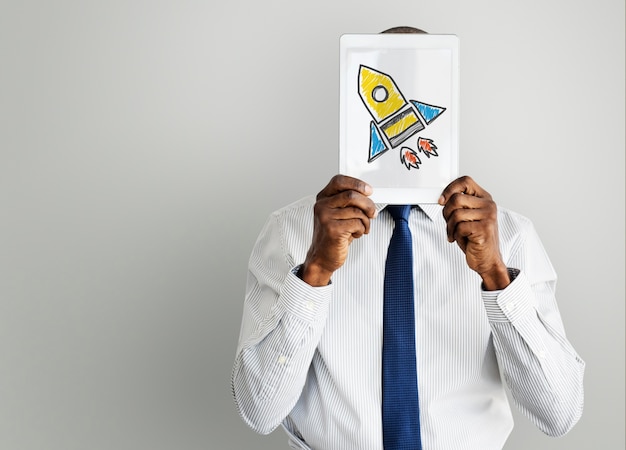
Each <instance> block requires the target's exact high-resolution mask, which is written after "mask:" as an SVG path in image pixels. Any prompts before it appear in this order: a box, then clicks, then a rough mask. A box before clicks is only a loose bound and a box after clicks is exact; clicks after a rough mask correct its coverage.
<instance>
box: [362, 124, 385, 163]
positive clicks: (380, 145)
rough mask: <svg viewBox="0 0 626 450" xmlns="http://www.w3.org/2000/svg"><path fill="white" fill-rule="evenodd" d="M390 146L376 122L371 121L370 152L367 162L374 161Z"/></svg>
mask: <svg viewBox="0 0 626 450" xmlns="http://www.w3.org/2000/svg"><path fill="white" fill-rule="evenodd" d="M387 150H389V148H388V147H387V145H386V144H385V141H383V138H382V136H381V135H380V132H379V131H378V128H377V127H376V125H375V124H374V122H370V154H369V158H368V160H367V162H372V161H374V160H375V159H376V158H378V157H379V156H380V155H382V154H383V153H385V152H386V151H387Z"/></svg>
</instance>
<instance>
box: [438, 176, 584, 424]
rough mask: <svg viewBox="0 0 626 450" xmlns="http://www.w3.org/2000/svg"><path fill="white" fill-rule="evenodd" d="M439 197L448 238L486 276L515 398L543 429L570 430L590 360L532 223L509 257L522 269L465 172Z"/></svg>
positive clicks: (493, 211) (490, 312)
mask: <svg viewBox="0 0 626 450" xmlns="http://www.w3.org/2000/svg"><path fill="white" fill-rule="evenodd" d="M440 203H441V204H443V205H444V210H443V213H444V217H445V218H446V221H447V223H448V239H449V241H450V242H456V243H457V244H458V245H459V247H461V249H462V250H463V251H464V252H465V255H466V259H467V263H468V265H469V266H470V267H471V268H472V269H473V270H475V271H476V272H478V273H479V274H480V275H481V277H482V279H483V289H484V290H483V301H484V304H485V308H486V312H487V316H488V318H489V321H490V324H491V328H492V335H493V341H494V348H495V350H496V357H497V358H498V362H499V365H500V367H501V369H502V372H503V375H504V378H505V381H506V382H507V385H508V386H509V388H510V389H511V393H512V395H513V398H514V400H515V402H516V403H517V404H518V406H519V407H520V409H521V410H522V411H523V412H524V413H525V414H526V415H527V416H529V417H530V419H531V420H532V421H533V422H534V423H535V424H536V425H537V426H538V427H539V428H540V429H541V430H542V431H544V432H545V433H547V434H549V435H553V436H559V435H563V434H565V433H567V432H568V431H569V430H570V429H571V428H572V427H573V426H574V424H575V423H576V422H577V421H578V419H579V418H580V416H581V414H582V405H583V387H582V380H583V373H584V362H583V361H582V360H581V359H580V358H579V357H578V355H577V354H576V352H575V351H574V349H573V348H572V346H571V345H570V343H569V342H568V341H567V339H566V338H565V333H564V330H563V325H562V323H561V318H560V315H559V312H558V308H557V305H556V299H555V295H554V289H555V284H556V275H555V273H554V269H553V268H552V265H551V264H550V261H549V259H548V257H547V255H546V253H545V251H544V249H543V246H542V245H541V242H540V240H539V238H538V236H537V235H536V233H535V231H534V229H533V227H532V225H530V223H526V222H525V223H523V228H524V229H523V230H522V234H521V236H522V238H521V239H522V242H520V245H519V246H518V247H517V249H516V250H515V251H514V252H513V255H512V257H511V259H510V260H509V261H507V262H508V263H509V264H508V266H509V267H515V268H516V269H522V270H521V272H520V271H519V270H512V269H506V267H507V265H506V264H505V263H504V262H503V260H502V257H501V255H500V251H499V244H498V234H499V232H498V223H497V207H496V205H495V203H494V202H493V200H492V199H491V196H490V195H489V194H488V193H487V192H486V191H484V190H483V189H482V188H480V186H478V185H477V184H476V183H475V182H474V181H473V180H472V179H471V178H469V177H463V178H460V179H458V180H455V181H454V182H452V183H451V184H450V185H449V186H448V187H447V188H446V189H445V190H444V192H443V194H442V198H441V200H440ZM503 268H504V270H506V272H503Z"/></svg>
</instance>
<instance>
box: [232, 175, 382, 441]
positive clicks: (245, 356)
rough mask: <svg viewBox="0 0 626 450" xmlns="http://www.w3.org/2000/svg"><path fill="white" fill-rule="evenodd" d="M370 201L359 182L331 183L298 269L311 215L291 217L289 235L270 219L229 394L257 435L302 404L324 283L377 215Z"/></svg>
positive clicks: (324, 305) (320, 323)
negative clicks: (353, 242)
mask: <svg viewBox="0 0 626 450" xmlns="http://www.w3.org/2000/svg"><path fill="white" fill-rule="evenodd" d="M370 193H371V187H369V186H367V185H366V184H364V183H363V182H361V181H359V180H355V179H353V178H348V177H341V176H338V177H335V178H333V179H332V180H331V182H330V183H329V184H328V186H326V188H325V189H324V190H322V191H321V192H320V193H319V194H318V196H317V200H316V204H315V207H314V214H313V238H312V240H311V243H310V246H309V247H308V252H306V258H304V264H302V266H296V264H297V262H296V258H300V257H302V256H301V255H303V254H304V252H305V251H306V246H307V245H308V244H307V243H306V242H303V241H305V239H306V238H305V236H306V231H305V230H304V228H306V227H305V226H304V224H305V223H306V221H307V219H309V217H307V215H308V214H310V210H307V211H304V210H302V211H300V212H299V213H298V217H292V219H293V220H291V222H290V225H289V226H288V227H287V226H286V225H285V223H284V222H283V221H282V220H281V216H280V215H278V214H274V215H273V216H272V217H271V218H270V220H269V222H268V223H267V225H266V226H265V228H264V230H263V231H262V233H261V235H260V236H259V239H258V240H257V243H256V245H255V247H254V250H253V252H252V255H251V257H250V265H249V274H248V286H247V292H246V299H245V303H244V312H243V319H242V326H241V334H240V338H239V345H238V348H237V354H236V358H235V364H234V368H233V373H232V389H233V395H234V397H235V403H236V404H237V408H238V410H239V413H240V415H241V416H242V418H243V419H244V421H245V422H246V423H247V424H248V425H250V426H251V427H252V428H253V429H254V430H256V431H258V432H260V433H269V432H271V431H272V430H273V429H275V428H276V427H277V426H278V425H279V424H280V423H281V422H282V421H283V419H284V418H285V417H286V416H287V415H288V414H289V412H290V411H291V410H292V409H293V407H294V406H295V404H296V402H297V401H298V399H299V397H300V394H301V392H302V389H303V387H304V385H305V382H306V377H307V373H308V370H309V366H310V364H311V361H312V359H313V356H314V354H315V350H316V348H317V344H318V342H319V340H320V337H321V334H322V331H323V329H324V325H325V323H326V317H327V312H328V304H329V301H330V298H331V296H332V290H333V288H332V285H331V284H330V277H331V275H332V274H333V272H334V271H335V270H336V269H337V268H339V267H340V266H341V265H342V264H343V262H344V261H345V258H346V256H347V251H348V246H349V244H350V243H351V242H352V240H353V239H356V238H359V237H360V236H362V235H363V234H365V233H367V232H368V231H369V220H370V218H372V217H374V215H375V206H374V204H373V203H372V202H371V200H369V199H368V198H367V195H369V194H370ZM296 255H297V256H296Z"/></svg>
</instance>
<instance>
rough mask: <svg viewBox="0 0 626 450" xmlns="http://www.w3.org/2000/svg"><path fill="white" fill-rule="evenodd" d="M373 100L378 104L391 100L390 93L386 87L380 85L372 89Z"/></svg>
mask: <svg viewBox="0 0 626 450" xmlns="http://www.w3.org/2000/svg"><path fill="white" fill-rule="evenodd" d="M372 98H373V99H374V100H375V101H377V102H378V103H382V102H384V101H385V100H387V99H388V98H389V92H387V89H386V88H385V86H381V85H378V86H376V87H375V88H374V89H372Z"/></svg>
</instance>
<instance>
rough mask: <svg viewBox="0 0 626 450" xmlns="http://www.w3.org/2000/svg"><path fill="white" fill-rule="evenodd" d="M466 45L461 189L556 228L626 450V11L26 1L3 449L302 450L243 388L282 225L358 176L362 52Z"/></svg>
mask: <svg viewBox="0 0 626 450" xmlns="http://www.w3.org/2000/svg"><path fill="white" fill-rule="evenodd" d="M405 24H406V25H412V26H417V27H422V28H424V29H426V30H428V31H429V32H431V33H453V34H457V35H458V36H459V37H460V42H461V121H460V123H461V138H460V144H461V145H460V148H461V162H460V167H461V172H462V173H463V174H470V175H472V176H473V177H474V178H475V179H476V180H477V181H478V182H479V183H480V184H481V185H483V187H485V188H486V189H487V190H489V191H490V192H491V193H492V194H493V196H494V198H495V199H496V201H497V202H498V203H499V204H501V205H503V206H506V207H507V208H510V209H513V210H515V211H517V212H520V213H522V214H524V215H526V216H528V217H529V218H531V219H532V220H533V221H534V223H535V225H536V228H537V229H538V231H539V233H540V235H541V237H542V239H543V242H544V244H545V246H546V248H547V250H548V252H549V253H550V255H551V258H552V261H553V263H554V266H555V267H556V269H557V271H558V273H559V277H560V278H559V286H558V294H559V301H560V308H561V313H562V316H563V320H564V322H565V325H566V329H567V332H568V337H569V339H570V340H571V342H572V343H573V344H574V346H575V347H576V349H577V350H578V352H579V353H580V354H581V356H582V357H583V358H584V359H585V360H586V362H587V372H586V379H585V389H586V406H585V413H584V416H583V418H582V419H581V421H580V423H579V424H578V425H577V426H576V428H575V429H574V430H573V431H572V432H571V433H570V434H569V435H567V436H566V437H564V438H560V439H554V438H549V437H546V436H543V435H542V434H541V432H539V431H538V430H537V429H536V428H535V427H534V426H533V425H532V424H530V423H529V421H528V420H526V419H525V418H523V417H521V416H520V415H519V414H516V429H515V431H514V432H513V434H512V436H511V438H510V440H509V442H508V444H507V446H506V448H507V449H509V450H527V449H529V448H532V449H534V450H542V449H567V450H574V449H578V450H588V449H595V448H603V449H620V448H621V449H623V448H624V76H625V75H624V2H623V0H593V1H592V0H587V1H582V0H529V1H525V2H513V1H495V0H494V1H489V0H477V1H464V0H440V1H431V2H427V1H423V0H415V1H400V0H390V1H385V2H380V1H372V0H358V1H357V0H354V1H351V0H350V1H337V0H318V1H310V2H300V1H289V0H280V1H278V0H268V1H264V2H259V1H255V0H245V1H236V0H232V1H223V2H216V1H214V0H210V1H208V2H207V1H204V2H202V1H192V0H177V1H163V0H156V1H139V0H111V1H106V2H95V1H72V0H57V1H54V2H47V1H43V0H21V1H17V0H4V1H3V2H2V7H1V8H0V67H1V70H0V208H1V209H0V211H1V216H0V449H17V450H39V449H46V450H74V449H76V450H78V449H80V450H83V449H93V450H104V449H116V450H124V449H133V450H136V449H158V450H160V449H185V450H187V449H243V448H255V449H281V448H284V449H286V448H287V445H286V438H285V436H284V434H283V433H282V431H280V430H278V431H277V432H275V433H273V434H271V435H270V436H269V437H262V436H258V435H256V434H254V433H253V432H252V431H250V430H249V429H248V428H247V427H246V426H245V425H244V423H243V422H242V421H241V420H240V419H239V417H238V415H237V412H236V411H235V408H234V405H233V402H232V399H231V393H230V372H231V366H232V362H233V358H234V352H235V347H236V342H237V337H238V333H239V324H240V314H241V311H242V303H243V293H244V285H245V277H246V267H247V259H248V256H249V253H250V250H251V248H252V245H253V243H254V241H255V239H256V236H257V234H258V232H259V230H260V228H261V226H262V225H263V223H264V222H265V220H266V218H267V216H268V214H269V213H270V212H271V211H272V210H274V209H277V208H279V207H280V206H283V205H285V204H287V203H289V202H291V201H294V200H296V199H298V198H300V197H302V196H304V195H308V194H314V193H317V192H318V191H319V190H320V189H321V188H322V187H323V186H324V185H325V184H326V182H327V181H328V179H329V178H330V177H331V176H332V175H333V174H334V173H335V172H336V171H337V166H338V156H337V154H338V149H337V146H338V85H339V81H338V77H339V36H340V35H341V34H343V33H375V32H378V31H381V30H383V29H385V28H388V27H391V26H394V25H405Z"/></svg>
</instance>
